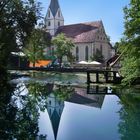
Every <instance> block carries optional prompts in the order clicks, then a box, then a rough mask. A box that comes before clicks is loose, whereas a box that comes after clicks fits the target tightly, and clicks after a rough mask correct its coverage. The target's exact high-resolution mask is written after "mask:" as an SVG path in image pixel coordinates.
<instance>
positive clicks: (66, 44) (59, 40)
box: [52, 33, 74, 67]
mask: <svg viewBox="0 0 140 140" xmlns="http://www.w3.org/2000/svg"><path fill="white" fill-rule="evenodd" d="M52 44H53V45H55V46H56V49H55V55H56V56H57V58H58V60H59V64H60V67H61V65H62V60H63V57H64V56H67V58H68V59H70V58H72V54H71V50H72V49H73V47H74V44H73V42H72V41H71V40H70V39H69V38H67V37H66V36H65V35H64V34H63V33H61V34H59V35H57V36H56V37H55V38H54V39H53V40H52Z"/></svg>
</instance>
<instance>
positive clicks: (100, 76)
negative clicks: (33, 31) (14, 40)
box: [9, 67, 121, 84]
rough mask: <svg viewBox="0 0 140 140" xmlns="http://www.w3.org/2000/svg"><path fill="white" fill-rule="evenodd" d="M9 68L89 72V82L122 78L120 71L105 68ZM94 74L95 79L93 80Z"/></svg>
mask: <svg viewBox="0 0 140 140" xmlns="http://www.w3.org/2000/svg"><path fill="white" fill-rule="evenodd" d="M9 70H19V71H42V72H61V73H74V72H75V73H87V84H90V83H115V84H117V83H120V82H121V78H120V77H118V76H117V75H118V71H111V70H103V69H87V68H42V67H39V68H16V69H9ZM92 75H94V80H93V81H92Z"/></svg>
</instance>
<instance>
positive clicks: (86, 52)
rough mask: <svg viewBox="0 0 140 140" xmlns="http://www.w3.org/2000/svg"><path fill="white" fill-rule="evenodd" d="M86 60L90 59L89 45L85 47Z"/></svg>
mask: <svg viewBox="0 0 140 140" xmlns="http://www.w3.org/2000/svg"><path fill="white" fill-rule="evenodd" d="M85 60H86V61H88V46H86V48H85Z"/></svg>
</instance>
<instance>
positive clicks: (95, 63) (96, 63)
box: [89, 61, 101, 65]
mask: <svg viewBox="0 0 140 140" xmlns="http://www.w3.org/2000/svg"><path fill="white" fill-rule="evenodd" d="M89 64H94V65H100V64H101V63H100V62H97V61H92V62H90V63H89Z"/></svg>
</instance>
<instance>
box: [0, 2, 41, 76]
mask: <svg viewBox="0 0 140 140" xmlns="http://www.w3.org/2000/svg"><path fill="white" fill-rule="evenodd" d="M39 18H40V3H36V2H35V0H24V1H23V0H1V1H0V70H1V71H6V68H7V64H8V59H9V56H10V54H11V52H12V51H19V48H22V47H24V46H25V42H26V41H27V39H28V37H29V36H30V35H31V32H32V30H33V29H34V27H35V25H36V24H37V20H38V19H39ZM0 76H1V74H0Z"/></svg>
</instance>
